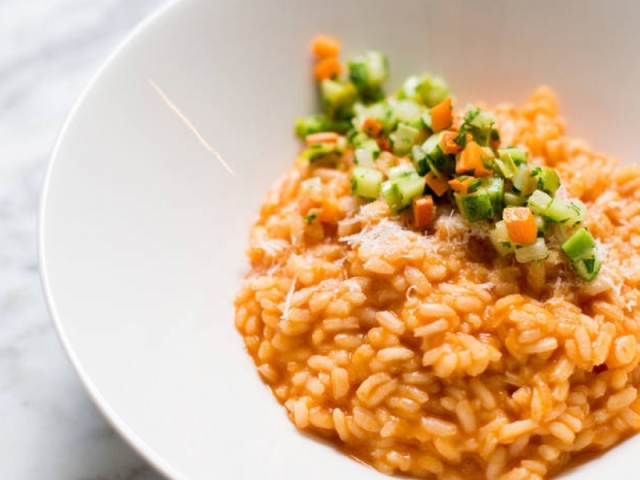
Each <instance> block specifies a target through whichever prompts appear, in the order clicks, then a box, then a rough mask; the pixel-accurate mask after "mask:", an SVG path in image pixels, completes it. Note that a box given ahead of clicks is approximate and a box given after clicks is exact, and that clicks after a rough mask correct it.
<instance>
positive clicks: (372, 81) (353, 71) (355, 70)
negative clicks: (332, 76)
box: [349, 51, 389, 101]
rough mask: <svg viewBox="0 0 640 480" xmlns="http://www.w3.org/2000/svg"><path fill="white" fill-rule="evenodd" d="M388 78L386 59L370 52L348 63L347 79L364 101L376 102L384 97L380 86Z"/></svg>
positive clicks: (380, 54) (381, 54) (374, 52)
mask: <svg viewBox="0 0 640 480" xmlns="http://www.w3.org/2000/svg"><path fill="white" fill-rule="evenodd" d="M388 76H389V64H388V61H387V57H386V56H385V55H384V54H383V53H381V52H377V51H370V52H367V53H365V54H364V55H362V56H360V57H356V58H354V59H353V60H351V61H350V62H349V78H350V79H351V81H352V82H353V83H354V84H355V86H356V88H357V89H358V91H359V92H360V94H361V95H362V97H363V98H364V99H365V100H368V101H369V100H377V99H379V98H381V97H383V96H384V94H383V92H382V84H383V83H384V82H385V80H386V79H387V77H388Z"/></svg>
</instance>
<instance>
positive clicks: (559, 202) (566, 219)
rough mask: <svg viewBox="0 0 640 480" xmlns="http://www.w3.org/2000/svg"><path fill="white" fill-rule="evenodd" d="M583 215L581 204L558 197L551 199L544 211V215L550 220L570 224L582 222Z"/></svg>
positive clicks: (574, 224)
mask: <svg viewBox="0 0 640 480" xmlns="http://www.w3.org/2000/svg"><path fill="white" fill-rule="evenodd" d="M583 215H584V214H583V211H582V210H581V208H580V206H578V205H576V204H574V203H570V202H568V201H567V200H563V199H561V198H557V197H556V198H554V199H553V200H551V203H550V204H549V206H548V207H547V208H546V210H545V211H544V212H543V213H542V216H543V217H544V218H545V219H546V220H549V221H550V222H555V223H565V224H567V225H569V226H576V225H578V224H580V222H581V221H582V219H583Z"/></svg>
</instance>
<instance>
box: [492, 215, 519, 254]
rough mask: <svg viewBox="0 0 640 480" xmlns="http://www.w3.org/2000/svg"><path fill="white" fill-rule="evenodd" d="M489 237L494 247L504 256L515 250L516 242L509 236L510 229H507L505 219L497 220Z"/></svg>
mask: <svg viewBox="0 0 640 480" xmlns="http://www.w3.org/2000/svg"><path fill="white" fill-rule="evenodd" d="M489 239H490V240H491V243H492V244H493V247H494V248H495V249H496V252H498V253H499V254H500V255H502V256H503V257H506V256H507V255H509V254H510V253H513V251H514V244H513V242H512V241H511V237H509V231H508V230H507V224H506V223H504V220H500V221H499V222H496V224H495V225H494V227H493V228H492V229H491V231H490V232H489Z"/></svg>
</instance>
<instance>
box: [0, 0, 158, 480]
mask: <svg viewBox="0 0 640 480" xmlns="http://www.w3.org/2000/svg"><path fill="white" fill-rule="evenodd" d="M162 1H163V0H0V426H1V428H0V479H2V480H45V479H46V480H160V479H161V477H160V476H159V475H158V474H157V473H155V472H154V471H153V470H152V469H151V468H150V467H149V466H148V465H147V464H146V463H145V462H144V460H142V459H141V458H140V457H139V456H138V455H137V454H135V453H134V452H133V451H132V450H131V448H130V447H129V446H128V445H127V444H126V443H125V442H124V441H123V440H122V439H121V438H120V437H119V436H118V435H117V434H116V433H115V432H114V431H113V430H112V429H111V427H110V426H109V425H108V424H107V422H106V421H105V420H104V419H103V417H102V416H101V414H100V413H99V412H98V411H97V410H96V408H95V407H94V406H93V404H92V403H91V400H90V399H89V397H88V396H87V394H86V393H85V392H84V390H83V388H82V386H81V385H80V382H79V380H78V378H77V376H76V374H75V372H74V371H73V369H72V367H71V365H70V364H69V362H68V360H67V358H66V356H65V354H64V352H63V350H62V347H61V345H60V343H59V341H58V337H57V335H56V333H55V331H54V329H53V325H52V323H51V321H50V319H49V315H48V312H47V309H46V306H45V303H44V299H43V295H42V291H41V287H40V279H39V273H38V263H37V254H36V216H37V208H38V202H39V195H40V188H41V185H42V181H43V177H44V172H45V168H46V164H47V160H48V156H49V154H50V152H51V149H52V147H53V144H54V141H55V138H56V135H57V133H58V131H59V129H60V128H61V126H62V123H63V121H64V118H65V117H66V115H67V114H68V112H69V111H70V109H71V107H72V106H73V104H74V102H75V101H76V99H77V97H78V95H79V94H80V93H81V91H82V89H83V87H84V86H85V85H86V83H87V82H88V81H89V79H90V78H91V76H92V75H93V73H94V72H95V70H96V69H97V68H98V66H99V65H100V63H101V62H102V61H103V59H104V58H105V56H106V55H107V54H108V53H109V52H110V51H111V50H112V49H113V48H114V46H115V45H117V43H118V42H119V41H120V40H121V39H122V38H123V37H124V36H125V35H126V33H127V32H128V31H130V30H131V29H132V28H133V27H134V26H135V24H136V23H137V22H138V21H139V20H141V19H142V18H143V17H144V16H145V15H147V14H149V13H150V12H151V11H152V10H153V9H155V8H157V7H158V6H159V5H160V4H161V3H162Z"/></svg>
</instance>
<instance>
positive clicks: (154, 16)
mask: <svg viewBox="0 0 640 480" xmlns="http://www.w3.org/2000/svg"><path fill="white" fill-rule="evenodd" d="M190 1H193V0H165V1H164V2H162V3H161V4H160V5H159V6H157V7H156V8H155V9H154V10H152V11H151V13H149V14H147V15H146V16H145V17H143V18H142V19H141V20H140V21H138V23H137V24H136V25H135V26H134V27H133V28H131V29H130V30H129V32H128V33H126V34H125V36H124V37H122V38H121V39H120V40H119V41H118V43H117V44H116V46H115V47H114V48H113V49H112V50H111V52H110V53H109V54H108V55H107V56H106V58H105V59H104V60H103V61H102V63H101V65H100V66H99V67H98V69H97V70H96V71H95V72H94V73H93V74H92V76H91V78H90V80H89V82H88V83H87V84H86V85H85V86H84V87H83V89H82V91H81V93H80V95H79V96H78V98H77V100H76V101H75V103H74V105H73V107H72V108H71V110H70V111H69V113H68V114H67V115H66V117H65V119H64V121H63V123H62V127H61V128H60V130H59V132H58V134H57V136H56V140H55V143H54V146H53V148H52V150H51V153H50V155H49V158H48V162H47V166H46V169H45V175H44V179H43V181H42V185H41V188H40V198H39V202H38V213H37V225H36V240H37V258H38V267H39V276H40V284H41V288H42V292H43V294H44V298H45V303H46V306H47V310H48V311H49V316H50V318H51V321H52V322H53V325H54V329H55V331H56V333H57V335H58V339H59V340H60V343H61V344H62V347H63V350H64V352H65V354H66V356H67V358H68V359H69V361H70V362H71V365H72V367H73V369H74V370H75V372H76V374H77V375H78V377H79V379H80V382H81V384H82V386H83V387H84V389H85V391H86V392H87V393H88V394H89V397H90V398H91V400H92V402H93V404H94V405H95V406H96V407H97V408H98V410H99V411H100V413H101V414H102V415H103V417H104V418H105V419H106V420H107V421H108V423H109V424H110V425H111V426H112V427H113V428H114V430H115V431H116V432H118V434H119V435H120V437H121V438H122V439H123V440H125V442H126V443H127V444H128V445H129V446H131V447H132V448H133V450H134V451H135V452H136V453H137V454H139V455H140V456H141V457H143V458H144V459H145V460H146V461H147V462H148V463H149V464H150V465H151V466H152V467H153V468H154V469H155V470H156V471H157V472H158V473H160V474H162V475H163V476H165V477H167V478H169V479H171V480H188V479H187V477H186V476H184V475H183V474H182V473H180V472H178V471H177V470H176V469H175V468H174V467H173V466H171V465H170V464H169V463H168V462H167V461H166V460H164V459H163V458H162V457H161V456H160V455H158V454H157V453H156V452H155V451H154V450H153V449H152V448H151V447H150V446H149V445H148V444H147V443H146V442H145V441H144V440H143V439H142V438H140V437H139V436H138V435H137V434H136V433H135V432H134V431H133V430H132V429H131V428H130V427H129V425H128V424H127V423H126V422H125V421H124V420H123V419H122V418H121V417H120V415H119V414H118V413H117V412H116V411H115V410H114V409H113V408H112V407H111V405H110V403H109V401H108V400H107V398H105V397H104V396H103V395H102V393H101V392H100V390H99V389H98V387H97V386H96V384H95V383H94V382H93V381H92V379H91V378H90V376H89V374H88V373H87V371H86V370H85V368H84V367H83V365H82V362H81V360H80V358H79V357H78V355H77V354H76V351H75V349H74V347H73V345H72V344H71V341H70V340H69V337H68V336H67V333H66V331H65V328H64V326H63V323H62V320H61V318H60V315H59V314H58V311H57V308H56V302H55V299H54V297H53V293H52V290H51V285H50V281H49V277H48V273H47V260H46V255H45V248H44V242H45V239H44V223H45V217H46V215H47V198H48V197H49V188H50V185H51V177H52V175H53V170H54V168H55V164H56V159H57V158H58V156H59V152H60V148H61V146H62V143H63V141H64V139H65V137H66V134H67V131H68V130H69V127H70V125H71V124H72V123H73V121H74V119H75V117H76V114H77V113H78V110H79V109H80V107H81V105H82V104H83V103H84V101H85V100H86V98H87V97H88V96H89V95H91V93H92V91H93V90H94V87H95V86H96V84H97V83H98V81H99V80H100V78H101V77H102V76H103V74H104V72H105V71H107V70H108V69H109V68H111V66H112V64H113V62H114V61H115V60H116V58H117V57H119V56H120V54H121V53H122V52H123V51H124V50H125V49H126V48H128V47H129V45H130V44H131V43H132V42H133V41H134V40H136V39H137V38H139V37H141V36H142V35H143V34H144V33H145V32H146V31H147V30H148V28H149V27H150V26H151V25H152V24H154V23H155V22H156V21H157V20H158V19H159V18H160V17H163V16H164V15H168V14H170V13H171V12H172V11H173V10H174V9H175V8H177V7H178V5H181V4H186V3H188V2H190Z"/></svg>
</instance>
